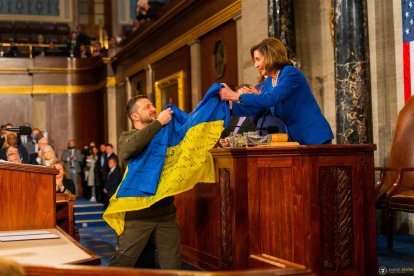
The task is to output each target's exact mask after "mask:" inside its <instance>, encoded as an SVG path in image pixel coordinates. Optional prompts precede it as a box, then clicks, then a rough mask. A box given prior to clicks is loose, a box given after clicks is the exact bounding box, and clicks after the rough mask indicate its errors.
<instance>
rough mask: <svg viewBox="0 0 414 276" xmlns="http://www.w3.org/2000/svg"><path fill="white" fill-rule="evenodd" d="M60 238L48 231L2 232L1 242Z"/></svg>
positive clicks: (0, 235)
mask: <svg viewBox="0 0 414 276" xmlns="http://www.w3.org/2000/svg"><path fill="white" fill-rule="evenodd" d="M58 238H59V236H58V235H55V234H52V233H50V232H49V231H46V230H35V231H13V232H0V242H8V241H27V240H43V239H58Z"/></svg>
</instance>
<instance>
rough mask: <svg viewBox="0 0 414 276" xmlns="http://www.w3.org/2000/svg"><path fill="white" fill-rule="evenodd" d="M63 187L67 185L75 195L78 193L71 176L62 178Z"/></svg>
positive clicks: (58, 192)
mask: <svg viewBox="0 0 414 276" xmlns="http://www.w3.org/2000/svg"><path fill="white" fill-rule="evenodd" d="M62 183H63V187H65V188H66V189H67V190H69V192H70V193H71V194H72V195H74V194H75V193H76V191H75V184H73V181H72V180H71V179H69V178H63V179H62ZM56 193H57V194H60V193H62V192H61V191H57V192H56Z"/></svg>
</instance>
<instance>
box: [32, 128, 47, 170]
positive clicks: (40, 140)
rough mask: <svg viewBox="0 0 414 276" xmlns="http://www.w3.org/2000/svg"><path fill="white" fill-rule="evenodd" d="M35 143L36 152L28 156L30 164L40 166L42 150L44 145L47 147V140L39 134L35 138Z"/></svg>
mask: <svg viewBox="0 0 414 276" xmlns="http://www.w3.org/2000/svg"><path fill="white" fill-rule="evenodd" d="M36 141H37V151H36V152H34V153H32V154H31V155H30V164H33V165H40V163H41V162H42V149H43V148H44V147H45V146H46V145H49V139H48V138H47V137H43V135H42V134H41V133H40V134H39V135H37V136H36Z"/></svg>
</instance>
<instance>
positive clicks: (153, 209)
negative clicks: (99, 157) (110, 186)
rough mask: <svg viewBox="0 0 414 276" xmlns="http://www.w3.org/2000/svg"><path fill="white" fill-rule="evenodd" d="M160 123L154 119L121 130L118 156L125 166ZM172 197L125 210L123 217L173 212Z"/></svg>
mask: <svg viewBox="0 0 414 276" xmlns="http://www.w3.org/2000/svg"><path fill="white" fill-rule="evenodd" d="M161 127H162V124H161V123H160V121H158V120H154V121H153V122H151V123H150V124H149V125H147V126H146V127H144V128H143V129H132V130H129V131H123V132H122V133H121V136H120V138H119V158H120V160H121V161H123V162H124V164H125V166H126V165H127V164H128V161H129V160H130V159H131V158H132V157H136V156H138V155H139V154H141V152H142V151H143V150H144V149H145V147H146V146H147V145H148V144H149V143H150V142H151V140H152V138H153V137H154V135H155V134H156V133H157V132H158V131H159V130H160V129H161ZM175 210H176V209H175V206H174V197H172V196H171V197H167V198H164V199H162V200H160V201H158V202H156V203H154V204H153V205H151V206H150V207H148V208H145V209H142V210H138V211H130V212H126V214H125V219H126V220H128V219H147V218H155V217H160V216H164V215H168V214H171V213H174V212H175Z"/></svg>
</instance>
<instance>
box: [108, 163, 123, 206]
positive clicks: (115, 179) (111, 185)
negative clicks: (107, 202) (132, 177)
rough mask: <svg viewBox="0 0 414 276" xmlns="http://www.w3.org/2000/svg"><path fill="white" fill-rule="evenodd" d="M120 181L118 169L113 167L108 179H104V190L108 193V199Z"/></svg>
mask: <svg viewBox="0 0 414 276" xmlns="http://www.w3.org/2000/svg"><path fill="white" fill-rule="evenodd" d="M121 181H122V174H121V170H120V169H119V167H118V166H117V167H115V169H114V171H113V172H112V173H110V172H108V177H107V179H106V183H105V188H106V190H107V191H108V197H109V198H111V197H112V195H113V194H114V193H115V192H116V189H117V188H118V186H119V184H120V183H121Z"/></svg>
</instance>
